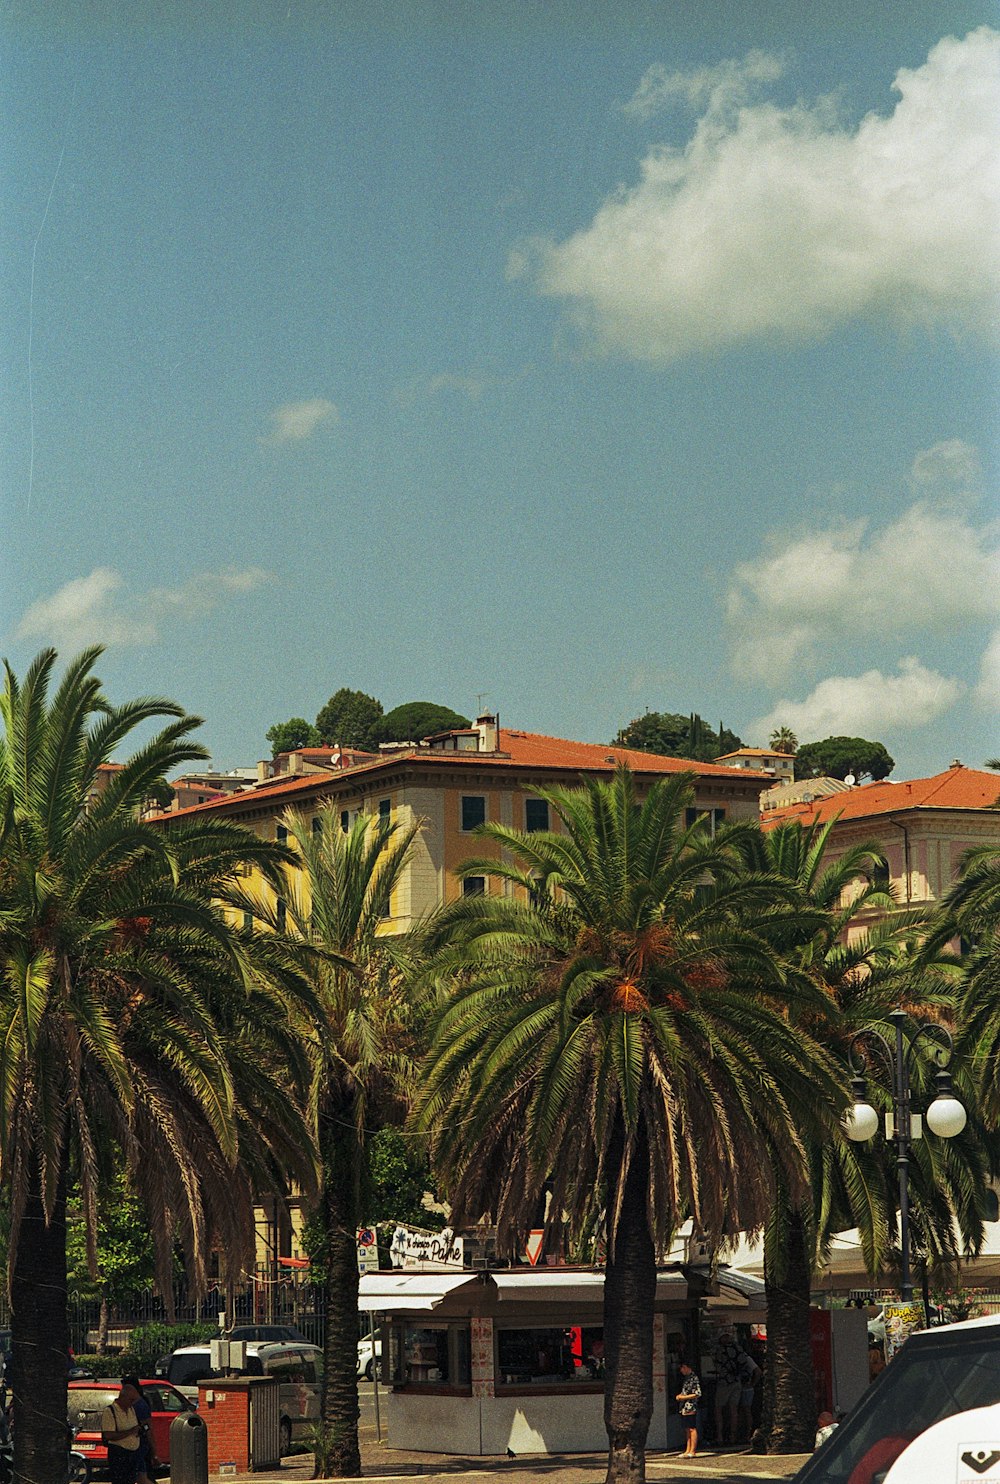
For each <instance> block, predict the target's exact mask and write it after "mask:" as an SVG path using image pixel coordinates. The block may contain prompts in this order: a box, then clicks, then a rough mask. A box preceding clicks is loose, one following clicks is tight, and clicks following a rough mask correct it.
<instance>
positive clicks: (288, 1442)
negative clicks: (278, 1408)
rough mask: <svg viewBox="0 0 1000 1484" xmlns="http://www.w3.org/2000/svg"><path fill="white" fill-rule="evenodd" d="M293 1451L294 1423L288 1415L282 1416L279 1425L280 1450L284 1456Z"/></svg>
mask: <svg viewBox="0 0 1000 1484" xmlns="http://www.w3.org/2000/svg"><path fill="white" fill-rule="evenodd" d="M291 1451H292V1424H291V1423H290V1422H289V1420H288V1418H287V1417H282V1419H281V1423H280V1425H279V1427H278V1452H279V1453H280V1454H281V1456H282V1458H284V1457H285V1455H286V1454H288V1453H291Z"/></svg>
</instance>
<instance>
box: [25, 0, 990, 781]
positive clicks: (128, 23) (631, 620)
mask: <svg viewBox="0 0 1000 1484" xmlns="http://www.w3.org/2000/svg"><path fill="white" fill-rule="evenodd" d="M35 9H37V7H36V8H35ZM43 9H44V12H45V14H44V16H41V17H39V16H37V15H33V14H32V13H31V12H32V7H29V6H26V5H24V4H21V3H11V4H8V6H7V7H6V9H5V14H4V17H3V20H2V21H0V81H2V88H0V100H2V101H0V124H2V128H3V134H4V138H5V141H6V143H5V163H4V167H3V173H2V176H0V192H2V213H0V216H2V221H0V232H2V238H0V272H2V275H3V276H2V281H0V282H2V290H3V297H4V303H5V305H6V306H7V313H6V315H5V316H4V321H3V326H2V330H0V355H2V361H0V365H2V383H0V398H2V401H0V407H2V418H0V426H2V439H3V441H2V444H0V477H2V505H3V511H4V518H3V522H2V528H0V575H2V577H3V579H4V580H3V582H2V588H0V650H2V652H3V653H4V654H6V655H8V656H9V657H10V659H11V661H12V663H13V664H14V667H15V669H23V668H24V666H25V665H26V664H27V663H28V661H29V660H30V657H31V655H32V654H33V653H35V652H36V651H37V649H38V648H40V647H41V646H42V645H43V644H45V643H54V644H56V646H57V647H58V648H59V649H60V650H61V651H66V652H67V653H68V652H71V651H72V650H74V649H76V648H78V647H79V646H80V645H81V644H83V643H84V642H89V641H91V640H95V639H97V640H102V641H104V642H106V643H107V645H108V651H107V655H106V657H105V658H104V660H103V661H102V674H103V675H104V677H105V679H106V682H107V684H108V686H109V688H110V690H111V691H112V692H113V693H114V694H116V695H122V696H123V695H126V694H134V693H139V692H143V693H145V692H149V691H156V692H160V693H165V694H168V695H171V696H173V697H175V698H176V699H178V700H180V701H181V702H183V703H184V704H185V705H186V706H187V707H189V709H191V710H192V711H194V712H197V713H198V714H199V715H202V716H204V717H205V719H206V725H205V728H204V732H203V739H204V741H205V742H206V743H207V745H208V746H209V747H211V749H212V751H213V755H214V757H215V760H216V762H217V763H218V764H219V765H221V766H227V767H228V766H232V765H235V764H238V763H245V762H250V761H253V760H254V759H255V758H256V757H258V756H261V755H263V754H264V753H265V751H266V744H265V742H264V732H265V731H266V729H267V727H268V726H269V725H270V724H271V723H272V722H273V721H275V720H280V719H283V718H285V717H287V716H290V715H305V716H306V717H310V718H311V717H312V716H314V715H315V713H316V711H317V710H318V708H319V707H320V706H321V705H322V703H323V702H324V701H325V699H326V698H327V697H328V696H329V695H330V694H331V692H332V691H334V690H336V689H337V688H339V687H340V686H342V685H348V686H352V687H359V688H361V689H364V690H367V691H371V692H372V693H374V694H375V695H377V696H379V697H380V698H381V700H382V701H383V703H384V705H385V707H386V709H387V710H388V709H389V708H390V707H391V706H393V705H396V704H398V703H400V702H402V701H405V700H411V699H431V700H437V701H441V702H443V703H446V704H449V705H451V706H453V707H455V709H457V710H459V711H463V712H465V713H466V714H471V713H472V712H473V711H474V710H475V708H476V705H477V697H478V695H479V694H483V693H484V694H485V696H486V698H487V700H486V704H487V705H488V706H489V707H491V708H495V709H498V710H499V711H500V713H501V718H502V720H504V721H505V722H507V723H508V724H511V725H520V726H523V727H525V728H528V729H532V730H537V731H545V732H551V733H554V734H557V735H563V736H571V737H577V738H581V739H587V740H608V739H610V738H611V737H612V736H613V735H614V733H615V732H616V731H617V730H618V728H619V727H620V726H622V725H624V724H625V723H626V722H627V721H628V720H629V719H630V718H631V717H633V716H635V715H637V714H639V713H641V712H642V711H643V710H645V709H647V708H649V709H654V710H661V709H662V710H671V711H682V712H687V711H690V710H693V709H698V710H700V711H701V712H702V714H703V715H705V716H706V717H707V718H710V719H712V720H713V721H714V720H717V719H719V718H722V719H724V720H725V722H726V724H727V725H728V726H730V727H732V728H733V729H734V730H736V731H738V732H739V733H740V734H741V735H742V736H743V737H744V738H745V739H746V740H747V741H749V742H751V743H755V744H761V743H763V742H765V741H766V737H767V733H768V732H769V730H770V728H771V727H772V726H774V725H776V724H780V723H785V724H788V725H791V726H792V727H793V729H794V730H795V731H796V732H797V733H798V734H799V736H800V738H801V739H802V740H807V739H814V738H817V737H821V736H826V735H829V734H830V733H831V732H836V733H849V734H853V733H859V734H861V735H863V736H868V737H875V738H878V739H880V740H882V741H884V742H885V743H886V745H887V746H888V747H889V750H890V752H892V753H893V755H894V756H895V757H896V759H897V769H896V776H917V775H919V774H923V773H928V772H935V771H938V770H939V769H940V768H942V767H945V766H946V765H947V764H948V763H949V762H950V760H951V759H952V758H953V757H955V756H958V757H961V758H962V759H963V761H965V762H966V763H967V764H969V765H974V766H980V765H981V764H982V762H983V760H984V759H985V758H986V757H987V756H992V755H995V754H997V753H1000V735H998V733H1000V727H998V725H997V723H998V715H997V711H998V705H1000V701H998V696H1000V572H998V547H1000V535H998V514H1000V507H998V501H997V487H998V468H997V465H998V439H997V411H996V409H997V391H998V377H997V359H996V343H997V342H996V331H997V321H998V313H997V311H998V303H1000V184H998V170H1000V166H998V161H1000V148H998V144H1000V140H998V138H997V130H998V120H1000V108H998V106H997V105H998V101H1000V16H998V14H997V7H996V6H994V5H988V4H981V3H980V4H966V3H961V0H956V3H954V4H950V3H948V0H940V3H934V4H923V5H922V4H913V5H910V6H908V7H886V8H885V9H886V11H887V13H886V14H885V15H884V16H882V15H879V14H878V13H877V10H876V13H875V14H873V13H872V8H871V7H870V6H864V7H862V6H861V5H860V4H837V3H833V4H829V5H826V6H824V7H823V15H824V20H823V22H822V23H821V24H820V25H819V26H818V25H817V23H816V20H815V15H814V14H813V15H811V16H809V17H808V18H806V17H804V15H803V14H801V13H802V12H804V11H805V10H806V9H807V8H806V7H802V6H801V5H800V4H794V5H793V4H791V3H789V4H783V3H781V4H779V3H774V4H767V3H762V4H757V5H754V6H749V5H746V6H743V5H726V6H719V7H708V6H703V5H694V4H690V5H685V4H670V5H668V4H666V3H660V4H646V3H641V0H640V3H635V4H625V5H622V6H620V7H611V6H608V5H606V4H600V5H596V4H594V5H588V4H586V3H576V4H573V5H560V4H558V3H554V4H548V5H544V6H542V5H538V4H526V3H519V0H511V3H508V4H504V5H503V6H500V5H498V4H492V3H489V0H485V3H484V0H481V3H473V0H463V3H452V4H443V3H442V4H436V5H432V4H420V3H412V4H408V5H402V6H401V5H393V6H379V5H373V4H367V5H364V6H360V5H358V6H353V5H352V4H350V3H338V4H336V5H318V4H316V3H312V0H311V3H308V4H305V3H303V0H282V3H275V4H268V3H258V4H253V3H241V4H239V5H236V4H232V5H230V4H226V3H221V0H217V3H215V4H213V5H212V6H210V7H205V6H203V5H198V6H193V5H192V6H185V5H183V4H177V3H175V4H170V5H167V4H162V5H155V4H148V3H147V4H139V5H134V4H132V5H128V6H125V5H96V4H88V3H86V0H85V3H83V4H78V5H73V6H72V7H69V6H66V7H65V8H64V7H62V5H61V3H56V0H52V3H50V4H48V5H47V6H45V7H44V8H43ZM890 10H891V11H892V12H893V13H892V14H889V13H888V12H889V11H890ZM206 11H207V12H210V13H209V14H208V15H206V14H204V12H206Z"/></svg>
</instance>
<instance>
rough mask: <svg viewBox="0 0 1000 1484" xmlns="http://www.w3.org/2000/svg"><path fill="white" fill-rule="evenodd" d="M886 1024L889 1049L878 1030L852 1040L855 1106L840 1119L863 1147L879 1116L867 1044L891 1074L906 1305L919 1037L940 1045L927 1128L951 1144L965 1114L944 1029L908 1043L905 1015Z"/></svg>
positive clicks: (889, 1133)
mask: <svg viewBox="0 0 1000 1484" xmlns="http://www.w3.org/2000/svg"><path fill="white" fill-rule="evenodd" d="M889 1019H890V1020H891V1021H892V1022H893V1024H894V1025H895V1027H896V1044H895V1047H892V1046H890V1044H889V1042H888V1041H887V1040H886V1039H885V1037H884V1036H882V1035H880V1033H879V1032H878V1031H876V1030H871V1029H865V1030H860V1031H858V1032H857V1034H856V1035H854V1036H852V1038H851V1041H850V1044H849V1046H848V1048H847V1060H848V1062H849V1063H850V1067H851V1071H852V1072H853V1073H854V1076H853V1078H852V1079H851V1091H852V1092H853V1094H854V1105H853V1107H851V1108H849V1109H848V1110H847V1112H846V1113H845V1114H844V1120H843V1128H844V1132H845V1133H846V1135H847V1137H848V1138H849V1139H852V1140H853V1141H854V1143H856V1144H864V1143H867V1141H868V1140H869V1139H870V1138H871V1137H872V1136H873V1135H874V1133H875V1130H876V1129H877V1128H878V1122H879V1119H878V1113H877V1112H876V1111H875V1109H874V1108H873V1107H872V1105H871V1103H869V1101H868V1088H867V1085H866V1082H865V1075H864V1074H865V1072H866V1071H867V1069H868V1055H867V1054H866V1051H865V1047H864V1044H863V1043H865V1042H867V1043H869V1044H870V1045H871V1046H872V1047H873V1048H875V1049H876V1050H877V1051H878V1052H879V1054H881V1055H882V1056H883V1057H884V1059H885V1062H886V1065H887V1067H888V1068H889V1070H890V1071H891V1072H892V1104H893V1111H892V1113H891V1114H890V1113H887V1114H886V1119H885V1123H886V1138H888V1139H890V1140H891V1141H892V1142H893V1143H894V1144H895V1146H896V1168H897V1170H898V1171H899V1245H900V1249H901V1254H902V1260H901V1263H900V1275H899V1276H900V1282H899V1291H900V1295H901V1297H902V1299H903V1302H904V1303H909V1302H910V1300H911V1299H912V1298H913V1284H912V1283H911V1282H910V1196H909V1175H910V1144H911V1143H912V1142H913V1140H914V1139H919V1138H920V1136H921V1135H920V1115H919V1113H911V1112H910V1057H911V1056H912V1054H913V1050H914V1047H915V1046H916V1044H917V1042H918V1041H919V1040H920V1039H921V1038H922V1037H926V1038H927V1039H928V1040H930V1039H932V1038H933V1037H937V1038H938V1040H939V1042H940V1044H939V1045H937V1046H935V1047H934V1048H933V1052H932V1055H933V1057H934V1061H935V1062H936V1064H937V1068H938V1070H937V1072H936V1074H935V1077H934V1081H935V1085H936V1088H937V1092H936V1095H935V1097H934V1100H933V1102H932V1103H931V1104H930V1106H929V1108H928V1109H927V1127H928V1128H929V1129H930V1131H931V1133H932V1134H937V1136H938V1137H939V1138H941V1139H953V1138H954V1137H955V1135H956V1134H960V1133H961V1132H962V1130H963V1128H964V1127H965V1124H966V1118H967V1114H966V1111H965V1109H964V1107H963V1106H962V1104H961V1103H960V1102H959V1100H958V1098H957V1097H956V1096H955V1094H954V1092H953V1091H952V1086H951V1074H950V1073H949V1071H948V1067H949V1066H950V1064H951V1058H952V1052H953V1051H954V1042H953V1041H952V1038H951V1036H950V1034H949V1033H948V1031H946V1030H945V1028H944V1026H943V1025H938V1024H937V1023H936V1021H928V1022H927V1023H926V1024H925V1025H919V1026H917V1027H916V1029H915V1030H913V1031H912V1032H911V1033H910V1035H909V1037H908V1038H906V1037H904V1034H903V1031H904V1027H905V1026H906V1024H907V1022H908V1020H909V1016H908V1015H907V1014H906V1011H905V1010H893V1011H892V1013H891V1014H890V1015H889ZM907 1041H908V1044H907Z"/></svg>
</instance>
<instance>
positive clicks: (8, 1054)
mask: <svg viewBox="0 0 1000 1484" xmlns="http://www.w3.org/2000/svg"><path fill="white" fill-rule="evenodd" d="M99 653H100V651H99V650H96V649H92V650H88V651H86V652H85V653H83V654H82V655H80V656H79V657H78V658H77V659H75V660H74V661H72V662H71V663H70V665H69V666H68V668H67V670H66V672H65V674H64V676H63V679H62V682H61V683H60V684H59V686H58V688H57V689H56V691H55V694H54V695H53V696H51V698H50V695H49V687H50V681H51V677H52V671H53V668H54V665H55V659H56V656H55V654H54V652H53V651H51V650H46V651H44V652H43V653H42V654H40V655H39V656H38V658H37V659H36V660H35V661H34V663H33V664H32V665H31V666H30V667H29V669H28V671H27V674H26V676H25V678H24V681H23V683H22V682H20V681H19V680H18V679H17V677H16V676H15V675H14V673H13V672H12V670H11V669H10V667H9V665H5V672H6V681H5V686H4V690H3V694H2V696H0V717H2V722H3V734H2V737H0V1177H2V1180H3V1184H4V1186H5V1188H6V1189H7V1190H8V1191H9V1193H10V1202H11V1232H10V1259H9V1263H10V1295H11V1329H12V1339H13V1347H12V1349H13V1353H12V1360H11V1372H10V1377H11V1380H12V1390H13V1404H14V1419H15V1422H14V1448H15V1464H14V1474H15V1477H16V1478H18V1479H24V1480H43V1479H45V1480H48V1479H60V1478H65V1477H66V1467H67V1436H66V1428H65V1417H66V1363H65V1357H66V1350H67V1344H68V1324H67V1312H66V1235H67V1234H66V1209H67V1205H66V1203H67V1188H68V1180H69V1176H70V1171H71V1169H73V1170H75V1172H76V1177H77V1179H78V1182H79V1189H80V1199H81V1203H82V1208H83V1212H84V1217H85V1224H86V1231H87V1234H88V1245H89V1257H90V1261H91V1264H92V1269H94V1270H96V1251H95V1246H94V1243H95V1238H96V1231H97V1210H98V1201H99V1192H100V1189H101V1187H102V1185H103V1186H104V1188H107V1186H108V1185H109V1184H110V1181H111V1177H112V1174H113V1172H114V1171H115V1170H120V1169H125V1170H126V1171H128V1172H129V1175H130V1177H131V1180H132V1185H133V1188H135V1189H139V1190H140V1191H141V1193H142V1196H143V1200H144V1203H145V1205H146V1208H147V1212H148V1215H149V1227H150V1231H151V1234H152V1237H153V1246H154V1254H155V1259H156V1269H157V1277H158V1282H159V1285H160V1289H161V1292H162V1293H163V1294H164V1297H166V1296H167V1295H168V1294H169V1292H170V1278H171V1263H172V1255H173V1243H174V1238H175V1236H178V1237H179V1238H180V1239H181V1241H182V1243H183V1245H184V1248H185V1260H186V1267H187V1272H188V1274H189V1277H190V1279H191V1281H192V1283H193V1285H194V1287H195V1289H198V1288H200V1287H202V1286H203V1284H204V1275H205V1257H206V1252H207V1248H208V1243H209V1241H210V1239H211V1237H212V1235H213V1233H215V1234H217V1235H218V1237H219V1239H220V1241H221V1242H222V1243H223V1245H224V1247H225V1250H226V1251H227V1252H228V1253H229V1254H230V1255H231V1258H232V1260H233V1261H234V1262H235V1263H237V1264H239V1262H240V1261H242V1260H244V1259H245V1258H246V1257H249V1256H250V1255H251V1254H252V1251H253V1206H252V1192H251V1186H252V1185H254V1184H256V1185H257V1186H258V1187H259V1188H268V1186H269V1184H270V1182H271V1180H272V1179H273V1178H274V1174H275V1171H276V1169H277V1167H278V1166H279V1165H282V1166H285V1167H286V1168H289V1169H291V1170H293V1171H298V1173H299V1177H300V1178H302V1179H304V1180H306V1181H308V1180H309V1178H310V1169H309V1160H308V1158H307V1157H304V1155H303V1151H307V1150H308V1149H309V1139H308V1133H307V1130H306V1128H305V1126H304V1124H303V1121H302V1119H301V1117H299V1116H297V1115H296V1112H295V1101H294V1091H295V1071H296V1062H297V1060H298V1062H299V1065H300V1070H301V1069H302V1068H301V1056H300V1054H299V1052H298V1051H297V1049H296V1043H295V1042H294V1040H293V1039H292V1038H291V1037H290V1036H289V1035H288V1033H287V1027H288V1019H289V999H288V996H287V995H286V994H285V993H284V992H283V991H281V990H279V989H278V987H277V986H275V987H274V988H271V989H269V990H268V991H266V992H265V991H264V990H263V988H261V987H259V985H258V981H257V979H256V978H255V976H254V974H253V970H254V968H255V966H256V964H257V956H256V954H255V951H254V944H255V941H256V940H255V938H254V935H252V934H240V935H239V936H238V937H237V936H235V935H234V934H233V933H232V932H231V930H230V929H229V928H228V927H227V925H226V922H225V920H224V918H223V915H222V911H221V909H219V908H217V907H216V906H214V905H213V899H218V898H223V899H224V898H225V896H226V895H227V893H229V892H230V891H231V890H232V882H233V876H234V873H235V871H236V870H237V869H238V868H239V866H240V865H241V863H242V862H244V861H247V862H256V864H258V865H259V866H260V867H261V869H262V870H263V871H264V872H266V873H268V874H270V875H272V876H273V875H274V874H275V871H276V862H277V859H278V858H279V854H281V853H278V854H276V851H275V847H273V846H267V845H265V843H264V842H263V841H260V840H258V839H257V838H256V837H255V836H253V835H251V834H249V833H248V832H246V831H244V830H242V829H239V828H237V827H235V826H233V825H229V824H227V823H225V822H224V821H222V822H220V821H217V820H213V821H212V822H210V823H205V822H204V821H203V822H201V823H200V824H199V823H196V822H192V821H190V820H177V821H175V822H174V823H173V824H172V825H171V827H170V828H168V829H165V828H163V827H162V826H154V825H151V824H148V823H146V822H144V821H143V820H142V819H141V818H140V809H141V806H142V805H143V803H144V801H145V800H146V799H147V798H148V797H149V794H150V790H151V787H152V786H154V785H155V784H157V783H159V782H161V781H162V780H163V778H164V776H165V774H166V773H167V772H168V771H171V770H173V769H175V768H178V767H180V766H183V765H184V764H187V763H190V762H192V761H196V760H201V759H203V758H204V756H205V752H204V749H203V748H201V747H200V746H198V745H197V744H196V743H194V742H193V741H192V740H191V737H190V733H191V731H192V728H193V727H194V726H195V725H196V721H195V719H194V718H191V717H187V716H185V715H184V714H183V712H182V711H181V709H180V708H179V707H177V706H175V705H174V704H172V703H170V702H167V701H162V700H155V699H144V700H137V701H133V702H129V703H126V704H124V705H122V706H114V705H112V704H111V703H110V702H109V701H108V700H107V699H106V697H105V696H104V694H103V692H102V689H101V684H100V681H99V680H98V679H97V678H96V677H95V676H94V674H93V673H92V672H93V667H94V665H95V664H96V661H97V658H98V655H99ZM163 718H167V724H166V725H165V726H164V727H163V729H162V730H161V731H159V732H158V733H156V734H155V735H153V736H152V737H151V738H149V739H148V740H147V741H145V742H144V743H143V744H142V745H141V746H140V747H139V748H138V750H137V751H136V752H134V753H133V755H132V756H131V757H130V758H129V759H128V760H127V761H126V763H125V764H124V766H123V767H121V768H120V769H118V770H116V772H115V773H114V775H113V777H112V779H111V781H110V783H109V784H108V786H107V787H106V788H105V789H104V791H103V792H102V793H100V794H96V790H95V780H96V778H97V770H98V768H99V766H100V765H101V764H102V763H104V762H106V761H108V760H109V759H110V758H111V757H112V755H113V754H114V752H115V751H116V750H117V749H118V748H119V747H120V746H121V745H123V744H124V743H125V742H127V741H128V740H129V739H130V738H131V737H132V735H133V734H134V732H135V730H136V728H138V727H145V726H146V725H147V724H148V723H150V722H154V723H155V722H156V721H157V720H158V719H163ZM95 795H96V796H95ZM272 937H273V935H272ZM280 951H281V946H280V944H275V943H270V942H268V943H265V944H264V946H263V950H262V952H263V957H262V959H261V960H260V962H262V963H266V962H267V961H268V960H269V959H271V958H274V959H275V961H276V960H277V958H278V956H279V954H280ZM290 1093H291V1094H293V1096H290V1095H289V1094H290Z"/></svg>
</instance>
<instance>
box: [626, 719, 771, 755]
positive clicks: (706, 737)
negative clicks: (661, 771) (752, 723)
mask: <svg viewBox="0 0 1000 1484" xmlns="http://www.w3.org/2000/svg"><path fill="white" fill-rule="evenodd" d="M614 745H615V746H616V747H634V748H635V749H636V750H637V751H639V752H656V753H659V754H660V755H661V756H662V757H689V758H691V759H693V760H695V761H698V762H711V760H712V759H713V758H716V757H722V756H723V754H725V753H727V752H735V751H736V749H737V748H739V747H742V746H743V743H742V741H741V740H740V738H739V737H738V736H737V735H736V733H735V732H731V731H730V730H729V728H728V727H725V726H723V724H722V723H721V722H720V723H719V730H718V731H717V732H713V730H712V728H711V727H709V726H706V724H705V722H704V721H703V720H702V718H701V717H700V716H699V715H698V713H697V712H696V711H694V712H692V713H691V714H690V715H689V716H682V715H680V714H679V713H677V712H672V711H647V712H646V713H645V715H643V716H636V717H634V718H633V719H632V721H630V722H629V724H628V726H626V727H622V729H621V731H620V732H619V733H618V735H617V737H616V738H615V741H614Z"/></svg>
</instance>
